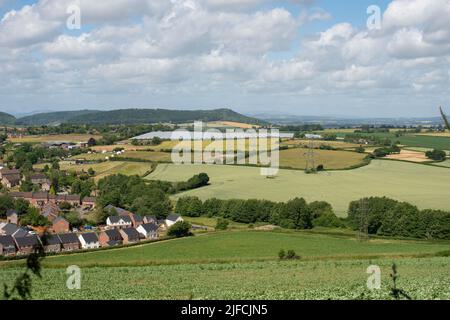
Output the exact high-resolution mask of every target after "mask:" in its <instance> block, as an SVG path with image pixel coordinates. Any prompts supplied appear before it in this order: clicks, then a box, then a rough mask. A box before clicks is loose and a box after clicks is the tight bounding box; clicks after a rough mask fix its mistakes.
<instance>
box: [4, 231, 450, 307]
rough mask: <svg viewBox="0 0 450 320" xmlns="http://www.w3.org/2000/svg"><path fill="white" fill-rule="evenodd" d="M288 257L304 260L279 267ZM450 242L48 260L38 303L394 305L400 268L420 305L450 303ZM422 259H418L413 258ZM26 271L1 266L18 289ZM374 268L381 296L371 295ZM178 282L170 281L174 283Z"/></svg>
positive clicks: (236, 242) (224, 239)
mask: <svg viewBox="0 0 450 320" xmlns="http://www.w3.org/2000/svg"><path fill="white" fill-rule="evenodd" d="M280 249H285V250H289V249H292V250H295V251H296V253H297V254H298V255H300V256H301V259H300V260H299V261H293V262H279V261H278V258H277V257H278V255H277V254H278V251H279V250H280ZM444 250H448V242H438V243H432V242H425V241H398V240H372V241H370V242H368V243H367V242H358V241H356V240H355V239H354V237H352V238H351V237H342V236H330V235H317V234H310V233H305V232H294V231H281V232H255V231H250V232H249V231H244V232H243V231H240V232H223V233H212V234H206V235H202V236H196V237H192V238H185V239H178V240H172V241H166V242H159V243H155V244H147V245H142V246H137V247H131V248H123V249H116V250H107V251H99V252H92V253H84V254H73V255H67V256H58V257H47V258H46V259H45V260H44V263H43V278H42V279H41V280H40V279H36V278H34V279H33V290H32V294H33V298H35V299H90V298H92V297H95V298H96V299H124V298H126V299H330V298H334V299H357V298H359V299H369V298H373V299H389V298H390V297H389V288H390V286H391V280H390V278H389V273H390V271H391V269H390V268H391V266H392V263H393V262H394V261H395V262H396V263H397V265H398V271H399V273H400V275H401V276H400V280H399V282H398V285H399V287H400V288H402V289H404V290H405V291H407V292H408V294H410V295H411V296H412V297H413V298H414V299H436V298H441V299H445V298H447V299H448V298H450V292H449V291H448V287H449V285H450V280H449V279H450V268H448V265H449V262H450V258H444V257H426V258H420V259H419V258H418V257H419V256H426V255H431V256H432V255H435V254H436V253H438V252H442V251H444ZM412 257H415V258H412ZM21 263H23V262H12V263H11V262H8V263H6V262H3V263H1V262H0V266H1V269H0V270H1V271H0V284H3V283H6V284H9V285H11V283H12V281H13V279H14V278H15V277H17V275H18V273H19V269H18V268H17V266H18V265H20V264H21ZM70 265H77V266H79V267H81V271H82V288H81V290H67V287H66V281H67V274H66V267H67V266H70ZM370 265H378V266H380V267H381V269H382V290H380V291H378V290H376V291H372V292H370V291H368V290H367V287H366V283H367V278H368V274H367V273H366V269H367V268H368V267H369V266H370ZM167 279H170V280H167Z"/></svg>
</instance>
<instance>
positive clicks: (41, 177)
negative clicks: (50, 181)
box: [30, 173, 47, 180]
mask: <svg viewBox="0 0 450 320" xmlns="http://www.w3.org/2000/svg"><path fill="white" fill-rule="evenodd" d="M30 179H31V180H44V179H47V176H46V175H45V174H43V173H33V174H31V175H30Z"/></svg>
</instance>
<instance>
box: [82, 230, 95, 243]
mask: <svg viewBox="0 0 450 320" xmlns="http://www.w3.org/2000/svg"><path fill="white" fill-rule="evenodd" d="M80 237H82V238H83V239H84V241H86V243H93V242H98V237H97V235H96V234H95V233H94V232H90V233H82V234H80Z"/></svg>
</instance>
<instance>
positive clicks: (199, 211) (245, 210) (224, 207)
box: [175, 197, 344, 229]
mask: <svg viewBox="0 0 450 320" xmlns="http://www.w3.org/2000/svg"><path fill="white" fill-rule="evenodd" d="M175 210H176V212H177V213H178V214H181V215H184V216H188V217H200V216H207V217H220V218H224V219H228V220H232V221H235V222H240V223H248V224H251V223H257V222H266V223H271V224H275V225H278V226H280V227H283V228H288V229H312V228H313V227H315V226H324V227H342V226H344V224H343V222H342V221H341V219H339V218H338V217H337V216H336V215H335V214H334V212H333V208H332V207H331V205H330V204H329V203H327V202H312V203H307V202H306V200H305V199H303V198H295V199H293V200H290V201H288V202H272V201H268V200H256V199H251V200H239V199H232V200H220V199H216V198H212V199H208V200H206V201H204V202H203V201H201V200H200V199H199V198H197V197H182V198H180V199H179V200H178V202H177V205H176V209H175Z"/></svg>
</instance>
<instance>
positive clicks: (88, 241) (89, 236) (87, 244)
mask: <svg viewBox="0 0 450 320" xmlns="http://www.w3.org/2000/svg"><path fill="white" fill-rule="evenodd" d="M78 240H79V241H80V243H81V248H83V249H97V248H100V242H99V240H98V237H97V235H96V234H95V233H93V232H91V233H82V234H80V235H78Z"/></svg>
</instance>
